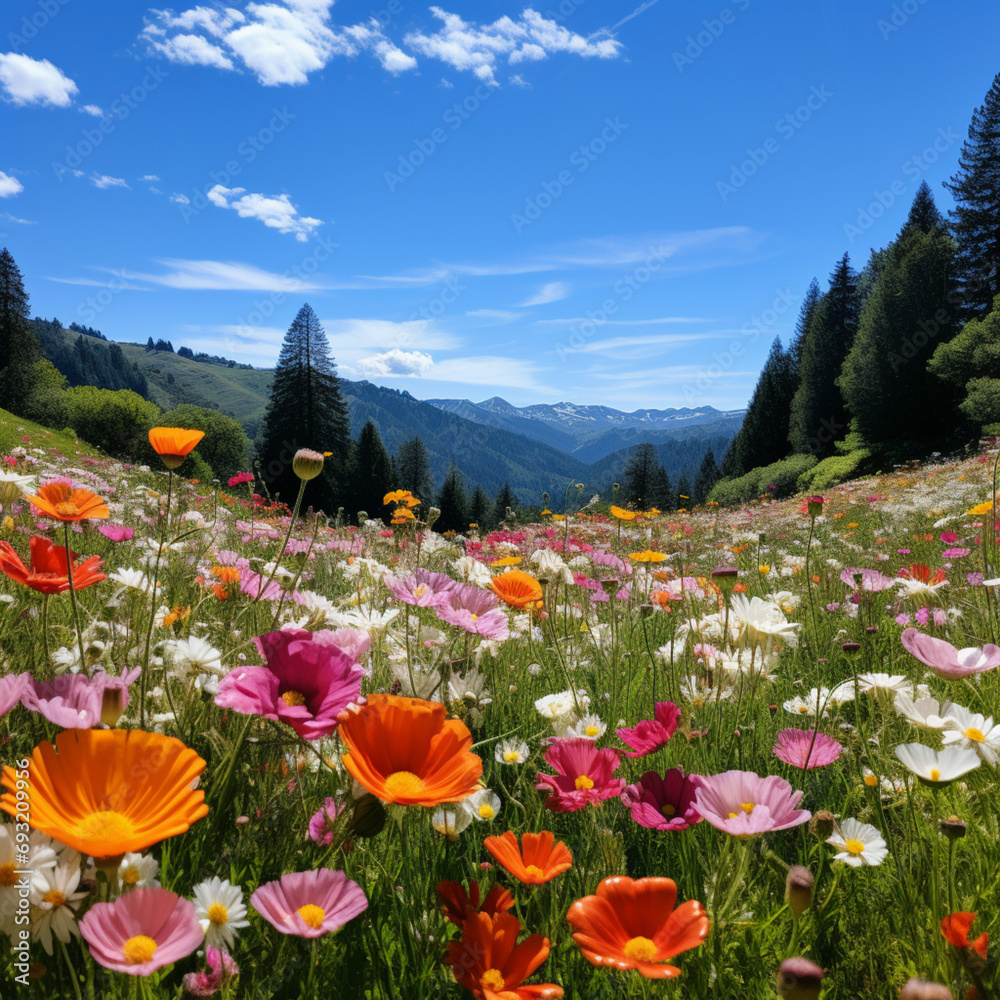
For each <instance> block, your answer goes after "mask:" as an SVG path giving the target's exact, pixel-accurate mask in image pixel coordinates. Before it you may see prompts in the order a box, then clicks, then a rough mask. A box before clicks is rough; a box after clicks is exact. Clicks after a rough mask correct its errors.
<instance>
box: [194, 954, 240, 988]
mask: <svg viewBox="0 0 1000 1000" xmlns="http://www.w3.org/2000/svg"><path fill="white" fill-rule="evenodd" d="M205 961H206V962H207V963H208V968H207V969H205V970H203V971H201V972H189V973H187V974H186V975H185V976H184V978H183V980H181V982H182V985H183V986H184V995H185V996H188V995H190V996H193V997H212V996H215V994H216V993H218V992H220V991H221V990H222V986H223V983H226V982H228V981H229V980H231V979H235V978H236V977H237V976H238V975H239V974H240V967H239V966H238V965H237V964H236V963H235V962H234V961H233V959H232V956H230V955H229V954H227V953H226V952H224V951H220V950H219V949H218V948H212V947H208V948H206V949H205Z"/></svg>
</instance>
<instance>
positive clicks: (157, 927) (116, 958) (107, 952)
mask: <svg viewBox="0 0 1000 1000" xmlns="http://www.w3.org/2000/svg"><path fill="white" fill-rule="evenodd" d="M80 933H81V934H82V935H83V939H84V941H86V942H87V944H88V945H89V946H90V954H91V955H93V956H94V959H95V960H96V961H97V962H99V963H100V964H101V965H103V966H104V967H105V968H106V969H113V970H114V971H115V972H127V973H128V974H129V975H130V976H148V975H149V974H150V973H151V972H155V971H156V970H157V969H161V968H163V966H165V965H170V964H171V963H173V962H176V961H178V960H179V959H181V958H184V957H185V956H187V955H190V954H191V952H193V951H194V950H195V948H197V947H198V946H199V945H200V944H201V943H202V941H204V939H205V932H204V931H203V930H202V929H201V924H199V923H198V915H197V914H196V913H195V909H194V904H193V903H189V902H188V901H187V900H186V899H181V898H180V896H178V895H177V894H176V893H173V892H170V891H169V890H167V889H133V890H132V891H131V892H126V893H125V894H124V895H122V896H119V897H118V899H116V900H115V901H114V902H113V903H95V904H94V905H93V906H91V908H90V909H89V910H88V911H87V913H86V915H85V916H84V918H83V919H82V920H81V921H80Z"/></svg>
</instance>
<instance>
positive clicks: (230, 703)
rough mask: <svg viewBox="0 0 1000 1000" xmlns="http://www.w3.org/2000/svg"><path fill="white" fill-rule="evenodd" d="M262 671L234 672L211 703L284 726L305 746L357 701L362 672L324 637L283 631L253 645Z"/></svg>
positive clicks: (327, 731) (243, 669) (250, 668)
mask: <svg viewBox="0 0 1000 1000" xmlns="http://www.w3.org/2000/svg"><path fill="white" fill-rule="evenodd" d="M254 644H255V645H256V646H257V650H258V651H259V652H260V654H261V655H262V656H264V657H265V659H266V660H267V666H246V667H236V668H235V669H234V670H231V671H230V672H229V673H228V674H226V676H225V677H223V678H222V680H221V681H220V682H219V693H218V694H217V695H216V696H215V703H216V705H218V706H219V707H220V708H231V709H233V710H234V711H236V712H240V713H241V714H243V715H262V716H263V717H264V718H265V719H274V720H276V721H281V722H287V723H288V725H290V726H291V727H292V728H293V729H294V730H295V731H296V732H297V733H298V734H299V736H301V737H302V738H303V739H305V740H318V739H321V738H322V737H324V736H329V735H330V733H332V732H333V731H334V730H335V729H336V728H337V725H338V722H337V715H338V714H339V713H340V712H342V711H344V709H345V708H347V706H348V705H350V704H351V703H352V702H356V701H357V700H358V698H359V697H360V695H361V679H362V677H364V671H363V670H362V669H361V667H360V666H358V664H357V663H355V662H354V661H353V660H352V659H351V658H350V657H349V656H347V654H346V653H344V652H343V651H342V650H341V649H339V648H338V647H337V646H336V645H335V644H334V643H332V642H331V641H330V639H329V634H328V633H325V632H307V631H306V630H305V629H283V630H282V631H280V632H269V633H268V634H267V635H262V636H259V637H257V638H255V639H254Z"/></svg>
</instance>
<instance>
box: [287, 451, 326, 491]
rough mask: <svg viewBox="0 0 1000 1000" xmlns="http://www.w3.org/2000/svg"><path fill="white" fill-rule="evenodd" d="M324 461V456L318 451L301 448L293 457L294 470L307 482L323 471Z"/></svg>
mask: <svg viewBox="0 0 1000 1000" xmlns="http://www.w3.org/2000/svg"><path fill="white" fill-rule="evenodd" d="M323 461H324V459H323V456H322V455H321V454H320V453H319V452H318V451H310V450H309V449H308V448H299V450H298V451H297V452H296V453H295V457H294V458H293V459H292V472H294V473H295V475H297V476H298V477H299V479H301V480H302V481H303V482H304V483H307V482H309V480H310V479H315V478H316V477H317V476H318V475H319V474H320V473H321V472H322V471H323Z"/></svg>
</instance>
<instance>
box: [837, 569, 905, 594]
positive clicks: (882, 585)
mask: <svg viewBox="0 0 1000 1000" xmlns="http://www.w3.org/2000/svg"><path fill="white" fill-rule="evenodd" d="M858 577H860V578H861V579H860V581H859V580H858ZM840 579H841V580H843V581H844V583H846V584H847V586H848V587H851V588H852V589H854V590H863V591H867V592H869V593H878V592H879V591H880V590H885V589H887V588H888V587H891V586H892V585H893V583H895V581H894V580H893V579H892V577H890V576H886V575H885V574H883V573H880V572H879V571H878V570H877V569H865V568H861V569H858V568H857V567H855V566H851V567H849V568H848V569H845V570H842V571H841V573H840Z"/></svg>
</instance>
